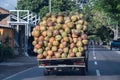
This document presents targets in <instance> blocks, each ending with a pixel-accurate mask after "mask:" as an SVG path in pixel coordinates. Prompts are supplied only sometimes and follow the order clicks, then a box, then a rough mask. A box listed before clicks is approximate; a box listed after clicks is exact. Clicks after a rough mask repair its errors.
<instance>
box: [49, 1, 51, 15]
mask: <svg viewBox="0 0 120 80" xmlns="http://www.w3.org/2000/svg"><path fill="white" fill-rule="evenodd" d="M49 13H51V0H49Z"/></svg>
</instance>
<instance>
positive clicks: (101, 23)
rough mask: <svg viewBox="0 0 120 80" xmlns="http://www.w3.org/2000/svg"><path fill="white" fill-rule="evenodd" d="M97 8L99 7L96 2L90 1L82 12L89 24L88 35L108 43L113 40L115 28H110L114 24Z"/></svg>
mask: <svg viewBox="0 0 120 80" xmlns="http://www.w3.org/2000/svg"><path fill="white" fill-rule="evenodd" d="M97 1H98V0H97ZM97 7H98V5H96V1H95V0H89V2H88V4H87V5H86V6H84V8H83V10H82V12H83V13H84V14H85V18H86V20H87V21H88V22H89V27H88V34H89V35H90V36H93V35H95V36H97V37H100V39H101V40H102V41H108V40H110V39H111V38H113V31H112V29H113V28H112V27H111V26H108V25H112V24H113V20H112V19H110V17H109V16H107V15H106V13H105V12H104V11H103V10H100V9H98V8H97ZM109 33H111V34H109Z"/></svg>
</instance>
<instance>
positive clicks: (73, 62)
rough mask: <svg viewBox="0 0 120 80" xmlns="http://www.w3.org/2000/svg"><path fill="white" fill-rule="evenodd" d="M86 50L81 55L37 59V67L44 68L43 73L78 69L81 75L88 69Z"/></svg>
mask: <svg viewBox="0 0 120 80" xmlns="http://www.w3.org/2000/svg"><path fill="white" fill-rule="evenodd" d="M88 56H89V54H88V51H85V52H84V55H82V56H81V57H72V58H57V59H54V58H53V59H38V66H39V68H43V69H44V75H45V76H46V75H49V74H50V73H51V72H61V71H78V72H79V73H80V74H81V75H86V73H87V71H88Z"/></svg>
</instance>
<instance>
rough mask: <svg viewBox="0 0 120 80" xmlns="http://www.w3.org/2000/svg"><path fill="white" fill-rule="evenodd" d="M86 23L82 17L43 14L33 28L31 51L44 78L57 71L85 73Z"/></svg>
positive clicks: (80, 15) (86, 51)
mask: <svg viewBox="0 0 120 80" xmlns="http://www.w3.org/2000/svg"><path fill="white" fill-rule="evenodd" d="M87 25H88V23H87V21H85V20H84V19H83V15H82V14H81V13H80V14H79V13H77V14H67V13H60V14H56V15H55V14H47V15H46V16H45V17H43V18H42V20H41V22H40V23H39V24H38V25H37V26H36V27H34V28H33V31H32V36H33V37H34V41H33V42H32V44H33V45H34V52H35V53H37V60H38V66H39V68H43V69H44V75H49V74H50V73H51V72H59V71H79V72H80V73H81V74H86V73H87V71H88V42H89V41H88V36H87V29H88V27H87Z"/></svg>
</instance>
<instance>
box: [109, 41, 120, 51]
mask: <svg viewBox="0 0 120 80" xmlns="http://www.w3.org/2000/svg"><path fill="white" fill-rule="evenodd" d="M113 48H116V49H119V50H120V40H119V39H117V40H113V41H111V44H110V49H111V50H112V49H113Z"/></svg>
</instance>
